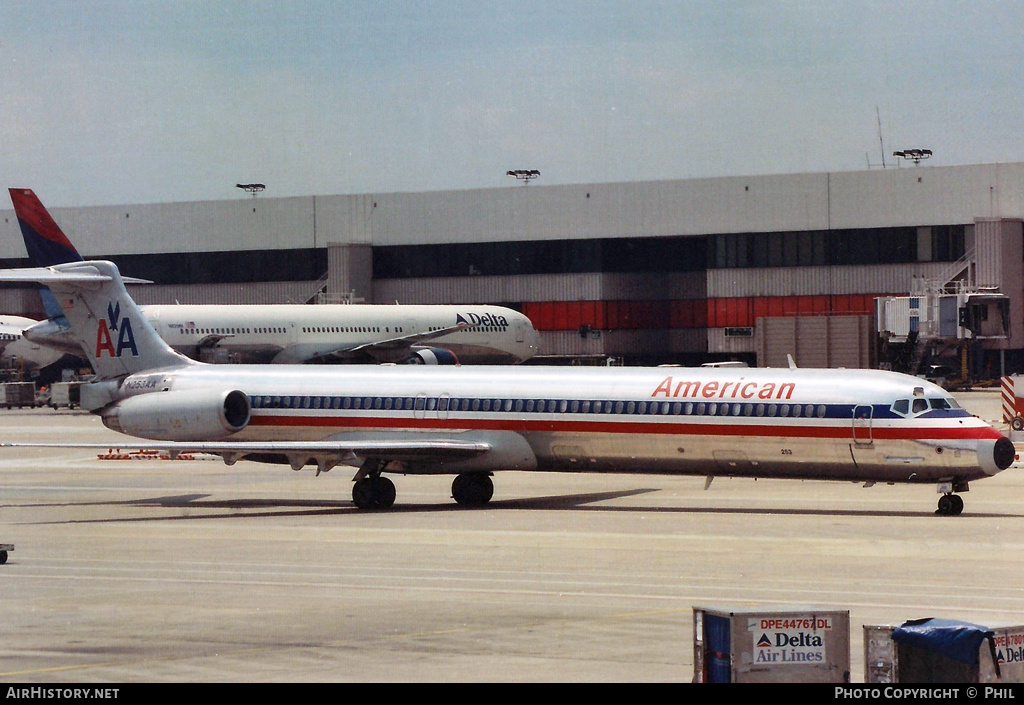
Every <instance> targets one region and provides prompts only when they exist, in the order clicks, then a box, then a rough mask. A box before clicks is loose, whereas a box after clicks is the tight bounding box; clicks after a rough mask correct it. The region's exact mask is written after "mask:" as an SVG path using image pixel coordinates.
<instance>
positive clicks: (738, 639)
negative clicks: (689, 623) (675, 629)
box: [693, 606, 850, 683]
mask: <svg viewBox="0 0 1024 705" xmlns="http://www.w3.org/2000/svg"><path fill="white" fill-rule="evenodd" d="M693 681H694V682H695V683H849V682H850V613H849V611H847V610H834V609H823V608H818V607H791V606H783V607H778V608H766V607H759V608H749V607H744V608H738V609H729V608H705V607H694V608H693Z"/></svg>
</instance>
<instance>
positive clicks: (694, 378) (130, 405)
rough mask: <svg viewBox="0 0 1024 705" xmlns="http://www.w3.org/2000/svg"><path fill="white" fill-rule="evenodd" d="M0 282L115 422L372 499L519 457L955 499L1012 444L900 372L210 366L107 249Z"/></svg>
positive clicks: (160, 440) (528, 465)
mask: <svg viewBox="0 0 1024 705" xmlns="http://www.w3.org/2000/svg"><path fill="white" fill-rule="evenodd" d="M0 281H35V282H39V283H42V284H45V285H46V286H49V287H50V288H51V289H52V290H53V292H54V293H55V294H56V296H57V297H58V299H59V301H60V303H61V305H62V307H63V310H64V312H65V314H66V315H67V318H68V321H69V323H70V325H71V327H72V329H73V331H74V333H75V335H76V336H77V337H78V339H79V341H80V343H81V345H82V346H83V348H84V349H85V351H86V352H87V354H88V355H89V358H90V361H91V362H92V365H93V369H94V370H95V372H96V374H97V381H96V382H93V383H91V384H89V385H85V386H84V387H83V388H82V395H81V396H82V406H83V407H84V408H87V409H90V410H91V411H92V412H93V413H95V414H97V415H99V416H100V418H101V419H102V420H103V423H104V424H105V425H106V426H107V427H108V428H111V429H114V430H116V431H119V432H121V433H125V434H127V435H129V436H133V437H136V438H143V439H147V441H146V443H145V447H146V448H152V449H158V450H165V451H168V452H170V453H171V454H172V455H175V454H178V453H182V452H186V451H192V452H206V453H214V454H219V455H220V456H221V457H222V458H223V459H224V460H225V461H226V462H227V463H228V464H234V463H235V462H236V461H238V460H240V459H242V458H247V459H249V460H255V461H263V462H279V463H287V464H289V465H290V466H291V467H292V468H293V469H295V470H300V469H302V468H303V467H305V466H307V465H310V466H314V467H315V468H316V474H317V475H320V474H321V473H324V472H326V471H328V470H330V469H332V468H333V467H335V466H337V465H349V466H352V467H357V468H358V471H357V472H356V473H355V477H354V485H353V488H352V499H353V501H354V503H355V504H356V506H357V507H359V508H362V509H375V508H385V507H389V506H391V505H392V504H393V503H394V501H395V486H394V484H393V483H392V482H391V480H390V479H388V478H387V477H386V474H392V473H401V474H453V475H455V479H454V481H453V483H452V496H453V498H454V499H455V501H456V502H457V503H459V504H463V505H481V504H485V503H487V502H488V501H489V500H490V499H491V496H492V494H493V491H494V486H493V482H492V480H491V477H492V475H493V474H494V473H495V472H497V471H499V470H521V471H561V472H616V473H621V472H635V473H677V474H688V475H701V476H706V477H707V478H708V481H710V480H711V479H712V478H714V477H715V476H719V475H724V476H741V477H754V478H756V477H767V478H794V479H808V480H845V481H855V482H863V483H866V484H868V485H870V484H874V483H876V482H886V483H921V484H923V483H928V484H934V485H936V486H937V487H938V490H939V492H940V493H941V498H940V499H939V509H938V512H937V513H940V514H959V513H960V512H961V511H962V510H963V502H962V500H961V498H960V495H958V494H956V493H958V492H964V491H966V490H967V489H968V486H969V483H970V482H971V481H973V480H981V479H983V478H987V477H990V476H992V475H995V474H996V473H998V472H1000V471H1002V470H1005V469H1006V468H1008V467H1009V466H1010V465H1011V463H1012V462H1013V461H1014V456H1015V451H1014V446H1013V444H1012V443H1011V442H1010V441H1009V440H1008V439H1007V438H1005V437H1004V436H1002V435H1001V434H1000V433H999V432H998V431H996V430H995V429H994V428H992V427H990V426H989V425H988V424H986V423H984V422H983V421H982V420H980V419H978V418H976V417H974V416H972V415H971V414H969V413H967V412H966V411H965V410H963V409H962V408H961V407H960V406H959V405H958V404H957V402H956V401H955V400H954V399H953V398H952V397H951V396H950V395H949V394H948V393H947V392H946V391H945V390H943V389H942V388H941V387H938V386H937V385H934V384H930V383H928V382H925V381H924V380H921V379H918V378H916V377H909V376H906V375H901V374H897V373H892V372H883V371H877V370H814V369H794V368H786V369H781V368H780V369H758V368H735V367H717V368H716V367H708V368H658V367H655V368H612V367H579V368H564V367H533V366H520V367H494V366H479V367H471V366H461V367H405V366H371V367H359V368H354V367H352V366H330V367H323V366H319V367H310V366H306V365H282V366H277V367H267V366H252V365H229V366H213V365H208V364H204V363H201V362H196V361H194V360H191V359H190V358H188V357H185V356H184V355H181V354H180V353H177V352H175V351H174V350H172V349H171V348H170V347H169V346H168V345H167V344H166V343H165V342H164V341H163V340H162V339H161V338H160V336H159V335H157V333H156V331H155V330H154V329H153V327H152V325H150V323H149V321H148V320H147V319H146V317H145V316H143V315H142V312H141V311H140V310H139V309H138V307H137V306H136V305H135V303H134V302H133V301H132V300H131V298H129V296H128V294H127V291H126V290H125V287H124V285H123V284H122V280H121V278H120V275H119V273H118V270H117V267H116V266H115V265H113V264H112V263H110V262H103V261H89V262H77V263H72V264H63V265H56V266H54V267H49V268H40V269H34V270H5V271H0ZM4 445H8V446H11V445H24V444H11V443H7V444H4ZM48 445H59V444H48ZM75 445H76V447H99V446H95V445H92V446H90V445H83V444H75ZM103 447H107V446H103Z"/></svg>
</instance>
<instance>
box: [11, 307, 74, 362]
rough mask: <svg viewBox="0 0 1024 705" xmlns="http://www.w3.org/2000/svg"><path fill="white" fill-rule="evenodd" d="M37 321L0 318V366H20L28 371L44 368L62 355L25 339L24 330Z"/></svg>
mask: <svg viewBox="0 0 1024 705" xmlns="http://www.w3.org/2000/svg"><path fill="white" fill-rule="evenodd" d="M37 323H39V321H36V320H33V319H31V318H24V317H22V316H0V364H3V365H5V366H8V365H16V364H22V365H24V366H25V367H27V368H29V369H37V368H41V367H46V366H47V365H50V364H53V363H54V362H57V360H59V359H60V358H62V357H64V353H62V352H60V351H58V350H54V349H53V348H51V347H47V346H44V345H40V344H39V343H35V342H32V341H31V340H28V339H26V338H25V329H27V328H31V327H32V326H33V325H36V324H37Z"/></svg>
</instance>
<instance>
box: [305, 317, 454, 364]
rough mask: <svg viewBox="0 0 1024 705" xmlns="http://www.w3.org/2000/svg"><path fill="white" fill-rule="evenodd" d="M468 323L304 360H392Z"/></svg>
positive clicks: (374, 342)
mask: <svg viewBox="0 0 1024 705" xmlns="http://www.w3.org/2000/svg"><path fill="white" fill-rule="evenodd" d="M467 325H468V324H466V323H457V324H455V325H454V326H448V327H447V328H440V329H438V330H432V331H428V332H425V333H410V334H409V335H400V336H398V337H396V338H388V339H387V340H375V341H373V342H371V343H362V344H360V345H352V346H350V347H347V348H337V349H336V350H331V351H328V352H323V353H320V354H318V355H316V356H314V357H311V358H310V359H308V360H305V361H304V362H337V361H339V360H349V359H352V358H355V357H371V358H374V359H378V358H381V359H383V360H384V361H390V360H391V359H393V358H394V355H395V353H397V352H399V351H402V350H408V349H409V348H412V347H413V346H414V345H418V344H419V343H424V342H426V341H429V340H434V339H435V338H440V337H442V336H445V335H448V334H449V333H454V332H455V331H458V330H462V329H463V328H465V327H466V326H467Z"/></svg>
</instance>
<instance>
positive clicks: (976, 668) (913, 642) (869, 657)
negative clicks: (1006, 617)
mask: <svg viewBox="0 0 1024 705" xmlns="http://www.w3.org/2000/svg"><path fill="white" fill-rule="evenodd" d="M1022 681H1024V625H1008V626H1007V625H1004V626H985V625H979V624H972V623H970V622H963V621H957V620H950V619H933V618H928V619H913V620H909V621H906V622H904V623H903V624H901V625H899V626H894V625H868V624H866V625H864V682H865V683H1019V682H1022Z"/></svg>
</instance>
